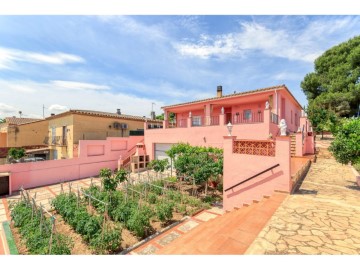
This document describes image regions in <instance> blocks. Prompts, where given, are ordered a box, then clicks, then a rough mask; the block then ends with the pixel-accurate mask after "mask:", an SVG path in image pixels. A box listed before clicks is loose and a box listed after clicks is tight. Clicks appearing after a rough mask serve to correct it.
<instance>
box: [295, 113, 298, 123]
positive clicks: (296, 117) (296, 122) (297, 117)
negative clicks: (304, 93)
mask: <svg viewBox="0 0 360 270" xmlns="http://www.w3.org/2000/svg"><path fill="white" fill-rule="evenodd" d="M297 118H298V117H297V113H295V126H297V125H298V121H297Z"/></svg>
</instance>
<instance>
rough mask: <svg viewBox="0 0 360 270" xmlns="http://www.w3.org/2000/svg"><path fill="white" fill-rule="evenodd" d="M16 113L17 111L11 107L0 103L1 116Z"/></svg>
mask: <svg viewBox="0 0 360 270" xmlns="http://www.w3.org/2000/svg"><path fill="white" fill-rule="evenodd" d="M15 112H16V113H17V109H16V108H15V107H13V106H11V105H7V104H4V103H0V113H1V114H11V113H15Z"/></svg>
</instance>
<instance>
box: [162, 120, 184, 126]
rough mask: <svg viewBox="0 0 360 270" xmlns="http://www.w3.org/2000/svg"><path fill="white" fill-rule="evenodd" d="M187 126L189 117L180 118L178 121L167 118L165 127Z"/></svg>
mask: <svg viewBox="0 0 360 270" xmlns="http://www.w3.org/2000/svg"><path fill="white" fill-rule="evenodd" d="M186 127H187V119H180V120H178V121H176V122H175V121H174V120H166V121H165V128H186Z"/></svg>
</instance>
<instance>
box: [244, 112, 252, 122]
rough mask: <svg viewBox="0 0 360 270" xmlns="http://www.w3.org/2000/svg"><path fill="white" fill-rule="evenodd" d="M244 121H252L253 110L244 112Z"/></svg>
mask: <svg viewBox="0 0 360 270" xmlns="http://www.w3.org/2000/svg"><path fill="white" fill-rule="evenodd" d="M244 120H251V110H245V111H244Z"/></svg>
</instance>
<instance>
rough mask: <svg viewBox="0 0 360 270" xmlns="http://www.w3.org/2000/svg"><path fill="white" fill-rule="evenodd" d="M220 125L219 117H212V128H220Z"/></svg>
mask: <svg viewBox="0 0 360 270" xmlns="http://www.w3.org/2000/svg"><path fill="white" fill-rule="evenodd" d="M219 124H220V116H219V115H213V116H210V126H218V125H219Z"/></svg>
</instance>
